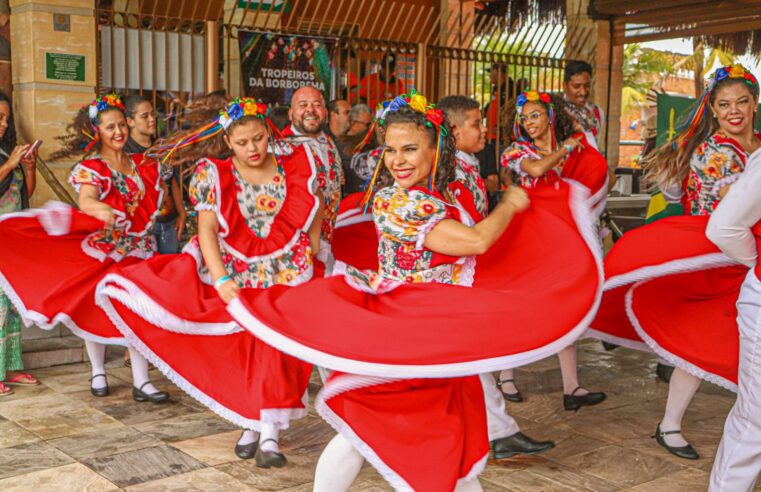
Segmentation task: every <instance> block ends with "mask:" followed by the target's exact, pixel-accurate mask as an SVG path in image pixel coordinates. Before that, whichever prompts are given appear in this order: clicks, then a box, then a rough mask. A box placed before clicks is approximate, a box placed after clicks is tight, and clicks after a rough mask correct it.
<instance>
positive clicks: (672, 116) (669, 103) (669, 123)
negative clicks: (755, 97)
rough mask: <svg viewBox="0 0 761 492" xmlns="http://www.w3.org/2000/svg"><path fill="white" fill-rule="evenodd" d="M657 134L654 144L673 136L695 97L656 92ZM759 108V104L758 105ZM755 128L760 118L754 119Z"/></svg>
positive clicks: (760, 129) (759, 122) (685, 117)
mask: <svg viewBox="0 0 761 492" xmlns="http://www.w3.org/2000/svg"><path fill="white" fill-rule="evenodd" d="M657 104H658V114H657V121H658V136H657V137H656V139H655V142H656V145H662V144H664V143H665V142H667V141H668V140H671V139H672V138H674V136H675V135H676V134H677V132H679V127H680V126H681V125H682V123H684V120H685V119H687V117H688V116H689V115H690V111H692V108H693V107H694V106H695V99H693V98H691V97H685V96H670V95H668V94H658V103H657ZM759 110H761V105H759ZM756 129H757V130H759V131H761V118H757V119H756Z"/></svg>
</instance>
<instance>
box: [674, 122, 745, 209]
mask: <svg viewBox="0 0 761 492" xmlns="http://www.w3.org/2000/svg"><path fill="white" fill-rule="evenodd" d="M740 152H743V154H744V155H741V154H740ZM746 158H747V154H745V153H744V151H743V150H742V149H741V148H740V146H739V145H737V144H736V143H734V141H732V140H729V139H727V137H726V136H724V135H722V134H721V133H718V134H716V135H713V136H711V137H710V138H709V139H707V140H706V141H705V142H703V143H702V144H700V145H699V146H698V148H696V149H695V151H694V152H693V153H692V157H691V158H690V170H689V173H688V175H687V179H686V180H685V184H684V188H685V213H688V214H690V215H710V214H711V213H713V211H714V210H715V209H716V206H717V205H718V204H719V201H720V200H721V198H720V197H719V195H720V193H721V190H722V189H723V188H724V187H726V186H729V185H731V184H732V183H734V182H735V181H736V180H737V179H738V178H739V177H740V174H742V172H743V171H744V170H745V159H746Z"/></svg>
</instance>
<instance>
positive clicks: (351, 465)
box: [312, 434, 365, 492]
mask: <svg viewBox="0 0 761 492" xmlns="http://www.w3.org/2000/svg"><path fill="white" fill-rule="evenodd" d="M364 461H365V459H364V458H363V457H362V455H361V454H359V451H357V450H356V449H355V448H354V446H352V445H351V443H350V442H349V441H347V440H346V438H344V437H343V436H342V435H341V434H338V435H337V436H336V437H334V438H333V439H332V440H331V441H330V442H329V443H328V445H327V446H326V447H325V450H324V451H323V452H322V454H321V455H320V459H319V460H318V461H317V469H316V470H315V472H314V488H313V489H312V490H313V492H344V491H346V490H349V487H351V484H352V483H353V482H354V479H356V478H357V475H359V472H360V470H362V463H364Z"/></svg>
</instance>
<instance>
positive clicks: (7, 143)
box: [0, 91, 16, 155]
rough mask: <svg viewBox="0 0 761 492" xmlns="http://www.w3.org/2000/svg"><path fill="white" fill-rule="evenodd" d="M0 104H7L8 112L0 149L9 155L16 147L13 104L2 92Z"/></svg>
mask: <svg viewBox="0 0 761 492" xmlns="http://www.w3.org/2000/svg"><path fill="white" fill-rule="evenodd" d="M0 102H4V103H5V104H7V105H8V110H9V113H8V129H7V130H5V134H4V135H3V138H2V139H0V148H2V149H3V150H4V151H5V153H6V154H8V155H10V154H11V152H13V149H14V148H15V147H16V123H15V122H14V121H13V103H11V99H10V98H9V97H8V96H7V95H6V94H5V93H4V92H2V91H0Z"/></svg>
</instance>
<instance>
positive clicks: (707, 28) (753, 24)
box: [613, 15, 761, 45]
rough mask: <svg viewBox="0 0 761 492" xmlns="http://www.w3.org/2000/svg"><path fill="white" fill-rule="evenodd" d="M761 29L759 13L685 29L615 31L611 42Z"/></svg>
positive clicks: (652, 39)
mask: <svg viewBox="0 0 761 492" xmlns="http://www.w3.org/2000/svg"><path fill="white" fill-rule="evenodd" d="M757 29H761V15H758V16H754V17H751V18H745V19H744V20H743V21H742V22H738V21H737V20H732V21H729V22H716V23H710V24H699V25H697V26H694V27H690V28H687V29H673V30H670V31H656V32H651V33H646V34H638V35H633V36H624V33H623V32H621V33H615V35H614V38H613V42H614V43H615V44H616V45H621V44H628V43H644V42H646V41H656V40H659V39H673V38H684V37H690V36H708V35H712V34H730V33H733V32H742V31H755V30H757Z"/></svg>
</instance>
